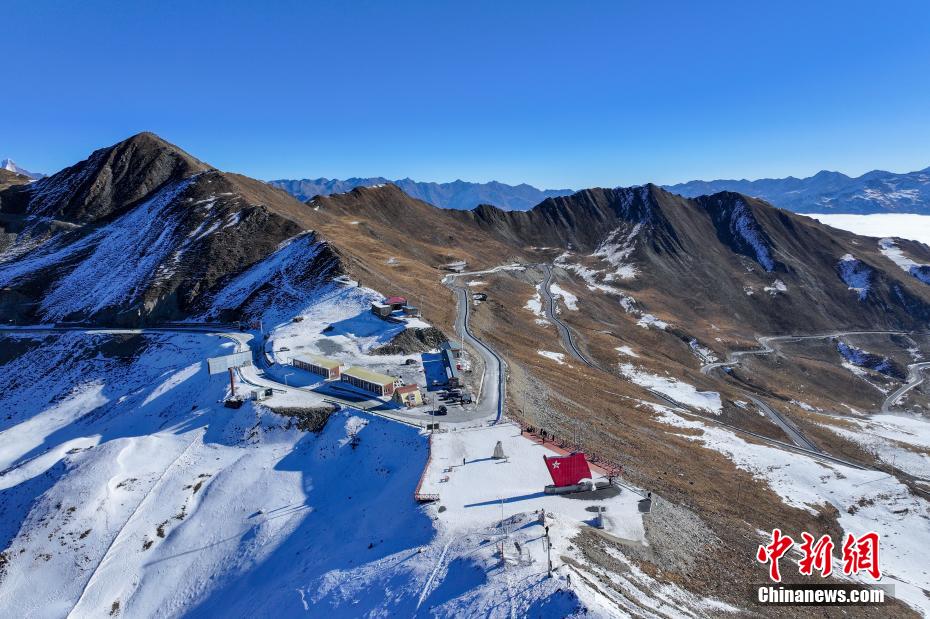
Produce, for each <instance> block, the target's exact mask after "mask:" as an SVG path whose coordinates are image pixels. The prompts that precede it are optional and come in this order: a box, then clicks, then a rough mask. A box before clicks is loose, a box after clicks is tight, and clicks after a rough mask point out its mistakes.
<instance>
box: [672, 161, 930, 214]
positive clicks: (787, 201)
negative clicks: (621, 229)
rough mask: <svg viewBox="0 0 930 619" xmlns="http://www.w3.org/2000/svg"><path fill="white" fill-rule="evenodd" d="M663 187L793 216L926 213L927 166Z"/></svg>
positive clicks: (929, 196) (929, 198)
mask: <svg viewBox="0 0 930 619" xmlns="http://www.w3.org/2000/svg"><path fill="white" fill-rule="evenodd" d="M665 188H666V189H668V190H669V191H671V192H673V193H677V194H680V195H682V196H685V197H688V198H693V197H697V196H704V195H711V194H715V193H717V192H720V191H734V192H737V193H742V194H745V195H748V196H753V197H755V198H761V199H762V200H765V201H766V202H769V203H771V204H774V205H775V206H778V207H781V208H784V209H788V210H789V211H794V212H796V213H861V214H869V213H920V214H925V215H926V214H930V168H925V169H923V170H919V171H917V172H908V173H905V174H896V173H894V172H884V171H882V170H875V171H872V172H868V173H866V174H863V175H862V176H858V177H849V176H846V175H845V174H841V173H840V172H828V171H826V170H824V171H822V172H818V173H817V174H815V175H814V176H811V177H809V178H794V177H793V176H789V177H788V178H763V179H760V180H756V181H748V180H716V181H690V182H687V183H680V184H678V185H666V186H665Z"/></svg>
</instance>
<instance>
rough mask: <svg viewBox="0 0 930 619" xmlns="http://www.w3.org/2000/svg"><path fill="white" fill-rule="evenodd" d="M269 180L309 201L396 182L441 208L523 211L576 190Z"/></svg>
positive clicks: (354, 180) (493, 183) (410, 182)
mask: <svg viewBox="0 0 930 619" xmlns="http://www.w3.org/2000/svg"><path fill="white" fill-rule="evenodd" d="M268 183H269V184H270V185H273V186H275V187H279V188H281V189H284V190H285V191H287V192H288V193H290V194H291V195H293V196H294V197H295V198H297V199H298V200H301V201H306V200H308V199H310V198H313V197H315V196H318V195H323V196H326V195H332V194H334V193H345V192H347V191H351V190H352V189H355V188H356V187H372V186H378V185H386V184H394V185H397V186H398V187H400V188H401V189H402V190H403V191H405V192H406V193H407V194H408V195H410V196H411V197H414V198H417V199H420V200H423V201H424V202H428V203H430V204H432V205H434V206H438V207H440V208H447V209H455V210H470V209H472V208H474V207H476V206H478V205H479V204H482V203H485V202H486V203H490V204H494V205H496V206H499V207H501V208H503V209H505V210H517V211H524V210H528V209H530V208H532V207H533V206H535V205H536V204H538V203H539V202H541V201H542V200H544V199H546V198H549V197H554V196H561V195H568V194H570V193H574V191H573V190H571V189H537V188H536V187H533V186H532V185H528V184H526V183H520V184H519V185H508V184H506V183H501V182H499V181H489V182H487V183H473V182H469V181H463V180H461V179H457V180H454V181H452V182H448V183H435V182H420V181H415V180H413V179H411V178H403V179H398V180H393V181H392V180H388V179H387V178H384V177H381V176H376V177H369V178H359V177H353V178H348V179H345V180H339V179H328V178H322V177H321V178H316V179H301V180H289V179H279V180H273V181H268Z"/></svg>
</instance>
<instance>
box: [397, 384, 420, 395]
mask: <svg viewBox="0 0 930 619" xmlns="http://www.w3.org/2000/svg"><path fill="white" fill-rule="evenodd" d="M419 389H420V386H419V385H404V386H403V387H398V388H397V389H395V390H394V393H400V394H404V393H413V392H414V391H419Z"/></svg>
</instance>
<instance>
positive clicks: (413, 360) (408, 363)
mask: <svg viewBox="0 0 930 619" xmlns="http://www.w3.org/2000/svg"><path fill="white" fill-rule="evenodd" d="M404 364H406V365H416V364H417V360H416V359H407V360H406V361H404Z"/></svg>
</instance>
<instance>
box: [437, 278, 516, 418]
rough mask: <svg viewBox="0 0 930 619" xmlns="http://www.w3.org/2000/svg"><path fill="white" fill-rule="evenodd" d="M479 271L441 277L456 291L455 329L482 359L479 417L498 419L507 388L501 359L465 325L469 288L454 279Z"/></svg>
mask: <svg viewBox="0 0 930 619" xmlns="http://www.w3.org/2000/svg"><path fill="white" fill-rule="evenodd" d="M476 274H478V273H456V274H454V275H447V276H446V277H445V278H443V283H444V284H445V285H446V286H447V287H449V288H450V289H451V290H452V292H453V293H454V294H455V298H456V304H457V308H458V311H457V312H456V316H455V332H456V333H457V334H458V335H459V337H461V338H462V339H463V340H464V341H466V342H468V343H469V344H471V346H472V348H474V349H475V350H476V351H478V354H480V355H481V358H482V359H483V360H484V376H482V378H481V397H480V398H479V400H478V405H477V407H476V410H477V411H478V412H479V415H478V416H479V417H493V418H494V423H498V422H499V421H500V420H501V418H502V417H503V415H504V399H505V397H506V393H505V392H506V389H505V384H504V367H505V363H504V360H503V359H502V358H501V356H500V355H498V354H497V352H495V351H494V349H493V348H491V347H490V346H488V345H487V344H485V343H484V342H483V341H481V340H480V339H478V338H477V337H475V335H474V334H473V333H472V332H471V329H469V328H468V314H469V307H470V303H469V301H470V300H471V299H470V297H471V294H470V293H469V291H468V290H467V289H466V288H465V287H463V286H460V285H458V284H456V283H455V280H456V278H457V277H460V276H469V275H476Z"/></svg>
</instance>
